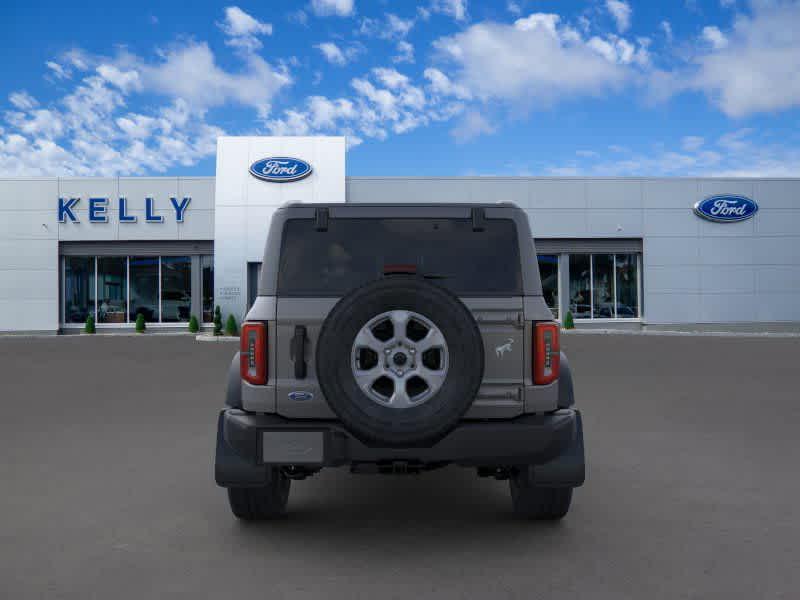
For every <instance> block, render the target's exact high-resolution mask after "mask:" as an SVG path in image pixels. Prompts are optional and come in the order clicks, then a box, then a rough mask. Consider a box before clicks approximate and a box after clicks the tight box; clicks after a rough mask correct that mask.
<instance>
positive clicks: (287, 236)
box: [278, 218, 522, 296]
mask: <svg viewBox="0 0 800 600" xmlns="http://www.w3.org/2000/svg"><path fill="white" fill-rule="evenodd" d="M314 227H315V226H314V220H313V219H289V220H288V221H287V222H286V225H285V226H284V230H283V238H282V244H283V246H282V250H281V252H282V253H281V260H280V266H279V268H278V293H279V294H280V295H282V296H339V295H344V294H346V293H347V292H348V291H350V290H351V289H353V288H355V287H358V286H360V285H363V284H365V283H367V282H368V281H372V280H374V279H379V278H381V277H382V276H383V272H384V268H385V267H386V266H388V265H413V266H414V267H416V269H417V272H418V273H419V274H421V275H425V276H427V277H428V278H429V280H430V281H431V283H434V284H436V285H441V286H442V287H445V288H447V289H449V290H450V291H451V292H453V293H455V294H458V295H464V296H497V295H503V296H511V295H520V294H521V293H522V272H521V268H520V259H519V245H518V242H517V228H516V225H515V224H514V222H513V221H512V220H511V219H487V221H486V223H485V224H484V229H483V230H482V231H480V232H476V231H474V230H473V228H472V219H395V218H387V219H331V220H330V222H329V223H328V230H327V231H326V233H325V235H319V234H318V233H317V232H316V231H315V229H314Z"/></svg>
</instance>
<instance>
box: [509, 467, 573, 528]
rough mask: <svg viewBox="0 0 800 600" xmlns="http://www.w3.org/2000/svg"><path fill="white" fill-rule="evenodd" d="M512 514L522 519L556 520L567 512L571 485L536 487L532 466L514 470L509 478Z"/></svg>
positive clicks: (570, 496) (570, 499)
mask: <svg viewBox="0 0 800 600" xmlns="http://www.w3.org/2000/svg"><path fill="white" fill-rule="evenodd" d="M509 486H510V488H511V504H512V506H513V508H514V514H515V515H516V516H517V517H520V518H522V519H531V520H535V521H557V520H559V519H562V518H564V516H565V515H566V514H567V513H568V512H569V507H570V504H571V503H572V488H571V487H536V486H535V485H533V468H532V467H527V468H522V469H519V470H518V471H516V472H515V473H514V474H512V476H511V477H510V478H509Z"/></svg>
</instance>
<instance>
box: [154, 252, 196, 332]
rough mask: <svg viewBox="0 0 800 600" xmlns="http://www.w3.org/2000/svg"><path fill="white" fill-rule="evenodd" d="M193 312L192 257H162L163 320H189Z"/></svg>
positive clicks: (169, 321)
mask: <svg viewBox="0 0 800 600" xmlns="http://www.w3.org/2000/svg"><path fill="white" fill-rule="evenodd" d="M191 312H192V261H191V258H190V257H188V256H163V257H161V322H162V323H178V322H184V321H188V320H189V317H190V316H191Z"/></svg>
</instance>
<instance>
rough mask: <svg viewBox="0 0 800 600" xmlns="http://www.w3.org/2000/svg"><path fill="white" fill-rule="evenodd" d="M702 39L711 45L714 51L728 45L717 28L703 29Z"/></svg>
mask: <svg viewBox="0 0 800 600" xmlns="http://www.w3.org/2000/svg"><path fill="white" fill-rule="evenodd" d="M702 35H703V39H704V40H705V41H706V42H708V43H709V44H711V47H712V48H714V50H720V49H722V48H724V47H725V46H727V45H728V38H726V37H725V34H724V33H722V32H721V31H720V30H719V28H718V27H714V26H708V27H703V34H702Z"/></svg>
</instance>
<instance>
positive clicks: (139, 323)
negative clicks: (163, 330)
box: [136, 313, 147, 333]
mask: <svg viewBox="0 0 800 600" xmlns="http://www.w3.org/2000/svg"><path fill="white" fill-rule="evenodd" d="M146 327H147V325H145V323H144V315H143V314H142V313H139V314H138V315H136V333H144V330H145V328H146Z"/></svg>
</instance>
